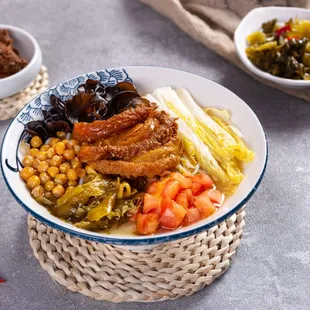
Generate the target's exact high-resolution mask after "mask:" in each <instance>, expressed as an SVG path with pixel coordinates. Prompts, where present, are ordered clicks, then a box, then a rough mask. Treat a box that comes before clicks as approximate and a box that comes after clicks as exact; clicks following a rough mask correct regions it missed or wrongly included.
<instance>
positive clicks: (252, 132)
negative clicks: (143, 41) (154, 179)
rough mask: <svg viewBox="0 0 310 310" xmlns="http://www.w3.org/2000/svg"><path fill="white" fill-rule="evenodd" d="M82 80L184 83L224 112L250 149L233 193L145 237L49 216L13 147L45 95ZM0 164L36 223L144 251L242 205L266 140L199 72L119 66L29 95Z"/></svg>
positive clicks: (261, 167) (149, 87)
mask: <svg viewBox="0 0 310 310" xmlns="http://www.w3.org/2000/svg"><path fill="white" fill-rule="evenodd" d="M86 79H95V80H99V81H101V83H103V84H105V85H109V86H110V85H115V84H116V83H118V82H122V81H130V82H133V83H134V84H135V85H136V86H137V89H138V90H139V92H140V93H141V94H146V93H149V92H153V91H154V90H155V89H156V88H158V87H163V86H167V85H170V86H171V87H173V88H180V87H184V88H187V89H188V91H189V92H190V93H191V94H192V95H193V97H194V98H195V99H196V100H197V102H198V103H199V104H200V105H201V106H202V107H215V108H218V109H220V110H228V111H229V113H230V115H231V120H232V122H233V123H234V124H236V126H237V127H238V128H239V129H240V130H241V132H242V133H243V134H244V140H245V141H246V143H247V144H248V145H249V147H250V148H251V149H252V150H253V151H254V152H255V159H254V160H253V162H251V163H250V164H248V165H246V166H245V170H244V175H245V178H244V180H243V181H242V182H241V184H240V186H239V187H238V189H237V191H236V193H235V194H234V195H233V196H230V197H227V199H226V200H225V202H224V204H223V206H222V207H221V208H220V209H219V210H218V211H217V212H215V213H214V214H213V215H212V216H210V217H208V218H207V219H205V220H202V221H200V222H197V223H195V224H193V225H191V226H186V227H182V228H180V229H178V230H174V231H169V232H165V233H158V234H156V235H151V236H136V235H122V234H120V233H119V234H116V233H115V234H114V233H110V234H108V233H104V232H102V233H100V232H93V231H87V230H83V229H81V228H78V227H75V226H73V225H71V224H69V223H66V222H64V221H62V220H60V219H59V218H57V217H55V216H53V215H52V214H51V213H50V212H49V211H48V210H47V209H46V208H45V207H43V206H42V205H40V204H38V203H37V202H36V201H35V200H34V199H33V198H32V196H31V195H30V193H29V191H28V190H27V188H26V186H25V183H24V182H23V181H22V179H21V178H20V176H19V173H18V171H19V170H20V169H21V160H22V157H23V156H22V154H21V150H20V148H19V145H20V143H21V141H22V140H23V137H24V135H23V130H24V125H25V124H26V123H28V122H29V121H31V120H40V119H41V120H42V119H43V114H42V109H49V108H50V107H51V105H50V96H51V94H54V95H56V96H57V97H59V98H61V99H62V100H67V99H69V98H71V97H72V95H74V94H76V93H77V88H78V86H79V85H80V84H82V83H85V81H86ZM206 94H207V95H206ZM0 162H1V164H0V166H1V169H2V173H3V176H4V180H5V182H6V184H7V186H8V188H9V189H10V191H11V193H12V195H13V196H14V198H15V199H16V201H17V202H18V203H19V204H20V205H21V206H22V207H24V208H25V209H26V211H28V212H29V213H30V214H32V215H33V216H34V217H36V218H37V219H39V220H40V221H42V222H44V223H46V224H48V225H49V226H50V227H53V228H56V229H59V230H61V231H64V232H66V233H69V234H71V235H73V236H76V237H78V238H85V239H88V240H92V241H96V242H103V243H110V244H114V245H117V246H130V249H136V250H137V249H138V248H134V247H133V246H141V247H140V248H139V249H142V248H144V249H145V248H146V246H149V245H154V244H156V243H164V242H169V241H173V240H178V239H182V238H185V237H188V236H191V235H194V234H197V233H199V232H202V231H205V230H207V229H209V228H211V227H213V226H214V225H217V224H219V223H221V222H222V221H224V220H226V219H227V218H228V217H230V216H231V215H232V214H234V213H235V212H236V211H237V210H239V209H240V208H241V207H242V206H244V205H245V204H246V203H247V201H248V200H249V199H250V198H251V197H252V195H253V194H254V192H255V191H256V190H257V188H258V186H259V184H260V182H261V180H262V178H263V175H264V171H265V168H266V163H267V142H266V138H265V133H264V130H263V128H262V126H261V124H260V122H259V120H258V119H257V117H256V115H255V114H254V112H253V111H252V110H251V108H250V107H249V106H248V105H247V104H246V103H245V102H244V101H242V100H241V99H240V98H238V97H237V96H236V95H235V94H233V93H232V92H231V91H229V90H228V89H226V88H224V87H223V86H221V85H219V84H216V83H214V82H212V81H210V80H207V79H205V78H203V77H201V76H198V75H195V74H192V73H188V72H184V71H180V70H175V69H169V68H161V67H150V66H141V67H139V66H136V67H121V68H112V69H102V70H98V71H94V72H90V73H86V74H81V75H79V76H76V77H74V78H71V79H69V80H67V81H64V82H62V83H59V84H58V85H56V86H54V87H51V88H50V89H47V90H46V91H44V92H42V93H41V94H40V95H38V96H37V97H35V98H34V99H32V100H31V101H30V102H29V103H28V104H27V105H26V106H25V107H24V108H23V109H22V110H21V111H20V112H19V113H18V115H17V116H16V117H15V118H14V120H13V121H12V123H11V124H10V126H9V128H8V130H7V132H6V133H5V135H4V138H3V142H2V150H1V160H0Z"/></svg>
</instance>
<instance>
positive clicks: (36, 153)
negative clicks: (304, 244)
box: [29, 148, 40, 157]
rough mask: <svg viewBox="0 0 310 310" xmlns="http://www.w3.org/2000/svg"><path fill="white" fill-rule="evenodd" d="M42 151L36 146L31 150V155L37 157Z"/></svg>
mask: <svg viewBox="0 0 310 310" xmlns="http://www.w3.org/2000/svg"><path fill="white" fill-rule="evenodd" d="M39 152H40V151H39V150H38V149H36V148H32V149H30V150H29V155H31V156H33V157H36V156H37V155H38V153H39Z"/></svg>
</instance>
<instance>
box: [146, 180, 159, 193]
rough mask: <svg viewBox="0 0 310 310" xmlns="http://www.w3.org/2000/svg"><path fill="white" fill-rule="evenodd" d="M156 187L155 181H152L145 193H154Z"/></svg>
mask: <svg viewBox="0 0 310 310" xmlns="http://www.w3.org/2000/svg"><path fill="white" fill-rule="evenodd" d="M156 188H157V182H152V183H151V184H150V185H149V186H148V188H147V193H149V194H151V195H153V194H155V193H156Z"/></svg>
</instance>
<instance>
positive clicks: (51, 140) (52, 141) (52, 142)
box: [49, 138, 60, 146]
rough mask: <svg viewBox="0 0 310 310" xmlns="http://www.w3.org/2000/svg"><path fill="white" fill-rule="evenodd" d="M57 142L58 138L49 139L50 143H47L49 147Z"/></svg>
mask: <svg viewBox="0 0 310 310" xmlns="http://www.w3.org/2000/svg"><path fill="white" fill-rule="evenodd" d="M59 141H60V139H58V138H51V139H50V142H49V145H50V146H54V145H55V144H56V143H57V142H59Z"/></svg>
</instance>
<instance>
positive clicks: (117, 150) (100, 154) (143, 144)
mask: <svg viewBox="0 0 310 310" xmlns="http://www.w3.org/2000/svg"><path fill="white" fill-rule="evenodd" d="M160 146H161V143H160V142H158V141H157V140H156V139H145V140H142V141H140V142H137V143H134V144H130V145H124V146H116V145H105V146H82V147H81V150H80V151H79V153H78V158H79V160H80V161H81V162H90V161H96V160H100V159H124V160H130V159H131V158H133V157H134V156H136V155H137V154H139V153H141V152H143V151H148V150H152V149H153V148H157V147H160Z"/></svg>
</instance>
